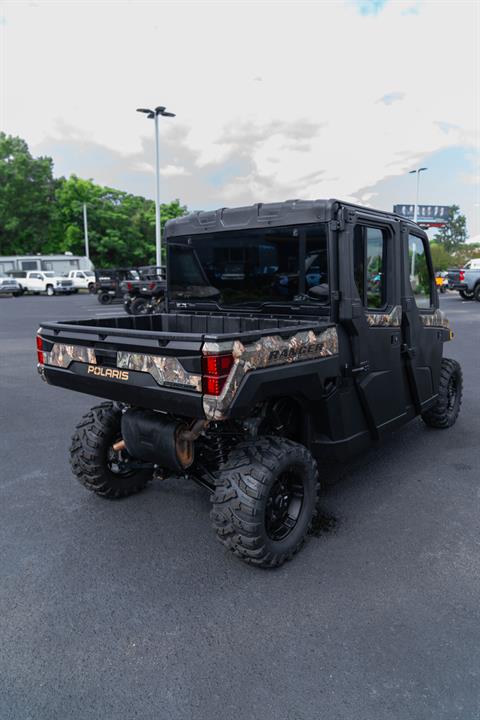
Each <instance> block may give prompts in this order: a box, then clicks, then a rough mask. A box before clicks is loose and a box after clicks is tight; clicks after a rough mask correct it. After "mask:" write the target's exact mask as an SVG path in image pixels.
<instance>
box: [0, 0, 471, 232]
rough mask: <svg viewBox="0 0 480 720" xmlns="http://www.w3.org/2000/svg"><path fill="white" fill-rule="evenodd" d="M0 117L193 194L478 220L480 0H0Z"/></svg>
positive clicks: (41, 143) (96, 173) (58, 170)
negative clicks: (436, 210) (331, 200)
mask: <svg viewBox="0 0 480 720" xmlns="http://www.w3.org/2000/svg"><path fill="white" fill-rule="evenodd" d="M0 8H1V9H0V33H1V34H0V42H1V53H2V54H1V58H2V60H1V72H2V74H1V82H0V125H1V128H2V129H3V130H4V131H6V132H7V133H9V134H12V135H19V136H21V137H23V138H24V139H25V140H26V141H27V142H28V143H29V146H30V148H31V151H32V152H33V154H34V155H49V156H51V157H52V158H53V160H54V163H55V174H56V175H58V176H60V175H65V176H68V175H70V174H72V173H74V174H76V175H79V176H81V177H88V178H92V179H93V180H94V181H96V182H98V183H101V184H105V185H109V186H111V187H115V188H119V189H122V190H127V191H128V192H132V193H135V194H141V195H145V196H147V197H153V196H154V188H155V176H154V136H153V122H152V121H151V120H148V119H147V118H146V117H145V116H142V115H140V114H139V113H136V112H135V109H136V108H137V107H149V106H150V107H151V106H156V105H166V106H167V109H168V110H171V111H172V112H174V113H176V117H175V118H164V119H162V120H161V128H160V130H161V167H162V172H161V197H162V201H164V202H167V201H169V200H172V199H174V198H179V199H180V200H181V202H182V203H184V204H186V205H187V206H188V207H189V209H192V210H195V209H211V208H216V207H223V206H235V205H244V204H249V203H253V202H269V201H275V200H286V199H290V198H305V199H308V198H326V197H337V198H340V199H344V200H353V201H355V202H358V203H361V204H367V205H370V206H372V207H377V208H380V209H387V210H391V209H392V206H393V204H396V203H413V202H414V201H415V179H414V176H413V175H409V174H408V171H409V170H411V169H413V168H416V167H420V166H422V167H423V166H426V167H428V170H427V171H426V172H424V173H422V176H421V185H420V203H421V204H441V205H450V204H453V203H456V204H458V205H460V208H461V210H462V212H464V213H465V214H466V216H467V225H468V230H469V233H470V235H471V236H474V235H478V234H479V233H480V189H479V188H480V139H479V138H480V49H479V40H478V38H479V29H480V4H479V3H478V2H476V1H474V0H453V1H450V0H423V1H422V0H405V1H404V0H345V1H344V0H317V1H313V2H301V1H297V2H278V1H276V2H270V1H264V2H261V1H259V2H249V1H248V0H243V2H234V1H233V0H232V1H230V0H223V1H222V2H215V3H213V2H201V1H200V0H199V1H197V2H182V1H181V0H177V1H176V2H175V3H169V2H157V1H156V0H151V1H150V2H134V1H129V2H116V1H115V0H109V1H103V2H88V1H86V0H84V1H83V2H73V1H72V2H69V1H67V0H63V1H62V2H47V1H45V2H44V1H43V0H37V1H36V2H22V0H15V2H11V1H9V0H7V1H4V2H3V3H0Z"/></svg>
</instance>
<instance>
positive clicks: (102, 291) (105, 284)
mask: <svg viewBox="0 0 480 720" xmlns="http://www.w3.org/2000/svg"><path fill="white" fill-rule="evenodd" d="M138 277H139V275H138V272H137V270H135V269H134V268H108V269H106V270H95V292H96V294H97V300H98V302H99V303H100V304H101V305H110V304H111V303H112V302H113V301H114V300H123V296H124V294H125V293H124V291H123V289H122V283H123V282H124V281H126V280H138Z"/></svg>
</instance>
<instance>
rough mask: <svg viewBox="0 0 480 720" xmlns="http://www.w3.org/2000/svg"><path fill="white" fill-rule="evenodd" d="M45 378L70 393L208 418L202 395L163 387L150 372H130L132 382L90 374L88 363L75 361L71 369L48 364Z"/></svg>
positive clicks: (44, 367) (187, 415)
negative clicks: (72, 391)
mask: <svg viewBox="0 0 480 720" xmlns="http://www.w3.org/2000/svg"><path fill="white" fill-rule="evenodd" d="M41 375H42V377H43V378H44V379H45V380H46V381H47V383H49V385H57V386H58V387H63V388H67V390H75V391H76V392H81V393H86V394H87V395H94V396H96V397H101V398H106V399H107V400H114V401H116V402H122V403H126V404H128V405H133V406H136V407H144V408H149V409H151V410H163V411H164V412H168V413H172V414H174V415H179V416H182V417H188V418H198V419H204V418H205V413H204V411H203V403H202V397H203V396H202V394H201V393H199V392H195V391H192V390H181V389H179V388H168V387H165V386H159V385H158V384H157V383H156V382H155V380H154V379H153V377H152V376H151V375H149V374H148V373H144V372H136V371H134V370H129V371H128V376H129V377H128V381H124V380H120V379H118V380H115V379H111V378H108V379H105V378H102V377H98V376H95V375H90V374H88V365H87V364H86V363H81V362H72V363H71V364H70V367H69V368H68V369H65V368H59V367H54V366H53V365H45V366H43V368H42V369H41Z"/></svg>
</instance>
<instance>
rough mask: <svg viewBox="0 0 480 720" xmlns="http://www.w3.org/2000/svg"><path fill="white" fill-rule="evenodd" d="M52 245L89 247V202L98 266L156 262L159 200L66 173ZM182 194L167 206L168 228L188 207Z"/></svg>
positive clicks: (78, 251) (163, 214)
mask: <svg viewBox="0 0 480 720" xmlns="http://www.w3.org/2000/svg"><path fill="white" fill-rule="evenodd" d="M55 199H56V206H55V215H54V222H53V227H52V233H51V238H50V242H49V247H48V249H49V251H50V252H54V251H60V252H65V251H70V252H72V253H74V254H82V253H83V252H84V235H83V203H86V205H87V213H88V235H89V244H90V255H91V258H92V260H93V262H94V263H95V265H96V266H97V267H114V266H119V267H120V266H123V265H148V264H152V263H154V262H155V203H154V202H153V201H152V200H147V199H145V198H143V197H140V196H137V195H131V194H130V193H126V192H123V191H121V190H115V189H114V188H109V187H102V186H101V185H96V184H95V183H93V182H92V181H91V180H83V179H82V178H78V177H76V176H75V175H72V176H71V177H70V178H68V179H65V178H61V179H60V180H59V183H58V187H57V191H56V194H55ZM186 210H187V209H186V207H185V206H183V205H181V204H180V202H179V200H174V201H173V202H171V203H165V204H163V205H162V206H161V218H162V223H161V224H162V228H163V227H164V226H165V223H166V221H167V220H169V219H170V218H173V217H178V216H179V215H183V214H185V212H186Z"/></svg>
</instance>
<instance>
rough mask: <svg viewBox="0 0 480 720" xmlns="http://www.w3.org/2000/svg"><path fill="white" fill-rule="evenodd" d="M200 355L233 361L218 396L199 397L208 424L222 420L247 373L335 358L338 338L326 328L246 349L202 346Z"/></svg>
mask: <svg viewBox="0 0 480 720" xmlns="http://www.w3.org/2000/svg"><path fill="white" fill-rule="evenodd" d="M203 352H204V354H207V355H209V354H215V355H217V354H220V353H226V352H231V353H232V355H233V357H234V363H233V367H232V369H231V371H230V374H229V376H228V378H227V380H226V382H225V385H224V387H223V390H222V392H221V394H220V395H219V396H218V397H216V396H214V395H204V396H203V409H204V412H205V417H206V418H208V419H209V420H222V419H223V418H225V416H226V414H227V411H228V408H229V407H230V405H231V404H232V401H233V399H234V397H235V395H236V394H237V391H238V388H239V386H240V383H241V382H242V380H243V378H244V377H245V375H246V374H247V373H248V372H250V371H251V370H258V369H260V368H265V367H271V366H272V365H284V364H286V363H294V362H298V361H301V360H312V359H314V358H323V357H329V356H331V355H337V354H338V335H337V330H336V328H334V327H330V328H327V329H326V330H324V331H323V332H320V333H315V332H314V331H313V330H306V331H304V332H299V333H296V334H295V335H292V337H290V338H282V337H280V336H279V335H271V336H268V337H263V338H260V339H259V340H257V341H255V342H253V343H250V344H248V345H243V344H242V343H241V342H240V340H235V341H233V342H228V343H225V342H223V343H208V342H207V343H205V344H204V346H203Z"/></svg>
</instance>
